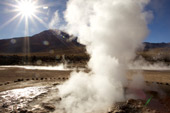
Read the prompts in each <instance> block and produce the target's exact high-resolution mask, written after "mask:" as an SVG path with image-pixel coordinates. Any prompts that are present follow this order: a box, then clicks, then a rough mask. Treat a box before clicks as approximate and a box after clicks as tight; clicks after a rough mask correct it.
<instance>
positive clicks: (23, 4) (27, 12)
mask: <svg viewBox="0 0 170 113" xmlns="http://www.w3.org/2000/svg"><path fill="white" fill-rule="evenodd" d="M17 11H18V12H19V13H21V14H22V15H23V16H24V17H31V16H33V15H34V14H35V13H36V11H37V6H36V4H35V2H32V1H27V0H25V1H20V2H18V6H17Z"/></svg>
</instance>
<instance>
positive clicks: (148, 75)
mask: <svg viewBox="0 0 170 113" xmlns="http://www.w3.org/2000/svg"><path fill="white" fill-rule="evenodd" d="M77 71H78V70H77ZM71 72H72V70H38V69H36V70H35V69H24V68H18V67H0V102H1V103H0V113H50V112H51V113H53V112H54V113H57V112H60V110H61V108H57V106H56V105H57V104H59V102H60V100H61V98H60V97H58V96H57V92H58V89H57V86H58V85H59V84H62V83H63V82H64V81H66V80H68V79H69V77H70V73H71ZM139 73H140V74H142V75H143V77H144V86H143V87H144V88H143V89H142V91H143V92H144V93H145V98H136V99H131V98H128V99H127V100H126V101H125V102H118V103H116V104H115V105H114V106H113V107H111V108H108V109H109V110H108V113H169V112H170V109H169V108H170V104H169V103H170V95H169V92H170V76H169V75H170V70H128V71H127V79H128V80H129V84H130V83H131V81H132V78H133V77H134V76H136V74H139ZM18 89H19V91H20V90H21V92H22V91H23V92H24V91H25V92H26V94H24V95H21V94H22V93H21V94H19V93H17V91H18ZM33 89H34V90H33ZM138 90H139V89H133V88H129V86H127V87H125V93H128V92H129V91H130V92H131V91H135V92H136V91H138ZM19 91H18V92H19ZM30 92H31V93H30ZM37 92H39V93H37ZM54 93H56V97H54V98H55V99H51V98H48V97H49V96H51V95H54ZM14 95H15V96H14ZM17 95H18V96H17ZM150 97H152V100H151V101H150V103H149V104H148V105H147V106H145V103H146V101H147V99H149V98H150ZM44 100H46V101H44ZM54 101H55V102H54ZM57 109H59V110H57ZM63 109H64V108H63Z"/></svg>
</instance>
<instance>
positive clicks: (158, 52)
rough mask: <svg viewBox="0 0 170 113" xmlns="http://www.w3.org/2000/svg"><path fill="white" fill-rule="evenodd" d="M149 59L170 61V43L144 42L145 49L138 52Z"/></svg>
mask: <svg viewBox="0 0 170 113" xmlns="http://www.w3.org/2000/svg"><path fill="white" fill-rule="evenodd" d="M138 55H140V56H142V57H144V58H145V59H146V60H147V61H153V62H155V61H156V62H159V61H163V62H170V43H149V42H145V43H144V50H143V51H140V52H138Z"/></svg>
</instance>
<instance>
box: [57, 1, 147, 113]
mask: <svg viewBox="0 0 170 113" xmlns="http://www.w3.org/2000/svg"><path fill="white" fill-rule="evenodd" d="M148 3H149V0H69V1H68V3H67V9H66V11H65V12H64V15H65V21H66V22H67V26H66V28H67V31H68V32H69V33H71V34H74V35H78V37H79V39H78V40H79V42H80V43H82V44H85V45H86V49H87V52H88V53H89V54H90V57H91V58H90V61H89V62H88V68H89V69H90V70H91V71H90V72H88V73H85V72H72V74H71V78H70V79H69V80H68V81H66V82H65V83H64V84H63V85H61V86H59V95H60V96H61V97H62V101H61V104H60V105H61V106H62V107H64V109H65V111H66V112H67V113H92V112H99V113H101V112H106V111H107V109H108V107H110V106H111V105H112V104H114V103H115V102H118V101H123V100H124V99H125V96H124V90H123V87H124V86H125V85H126V84H127V83H126V77H125V73H126V67H127V64H128V62H129V61H130V60H131V59H133V58H134V56H135V51H136V50H137V48H138V47H139V46H140V45H141V42H142V41H143V39H144V38H145V37H146V36H147V34H148V29H147V18H148V15H150V13H149V14H148V13H147V12H145V11H144V7H145V5H147V4H148Z"/></svg>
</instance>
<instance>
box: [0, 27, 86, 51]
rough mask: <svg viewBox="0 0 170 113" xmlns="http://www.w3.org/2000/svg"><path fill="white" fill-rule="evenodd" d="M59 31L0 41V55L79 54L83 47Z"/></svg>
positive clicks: (47, 31)
mask: <svg viewBox="0 0 170 113" xmlns="http://www.w3.org/2000/svg"><path fill="white" fill-rule="evenodd" d="M70 38H72V36H70V35H69V34H67V33H65V32H63V31H59V30H46V31H43V32H41V33H39V34H36V35H34V36H31V37H20V38H12V39H4V40H0V54H22V53H28V52H29V53H41V52H51V53H54V52H55V53H57V52H58V53H61V54H63V53H68V52H69V53H79V52H83V51H84V46H83V45H81V44H79V43H78V42H77V38H74V39H73V40H70Z"/></svg>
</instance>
